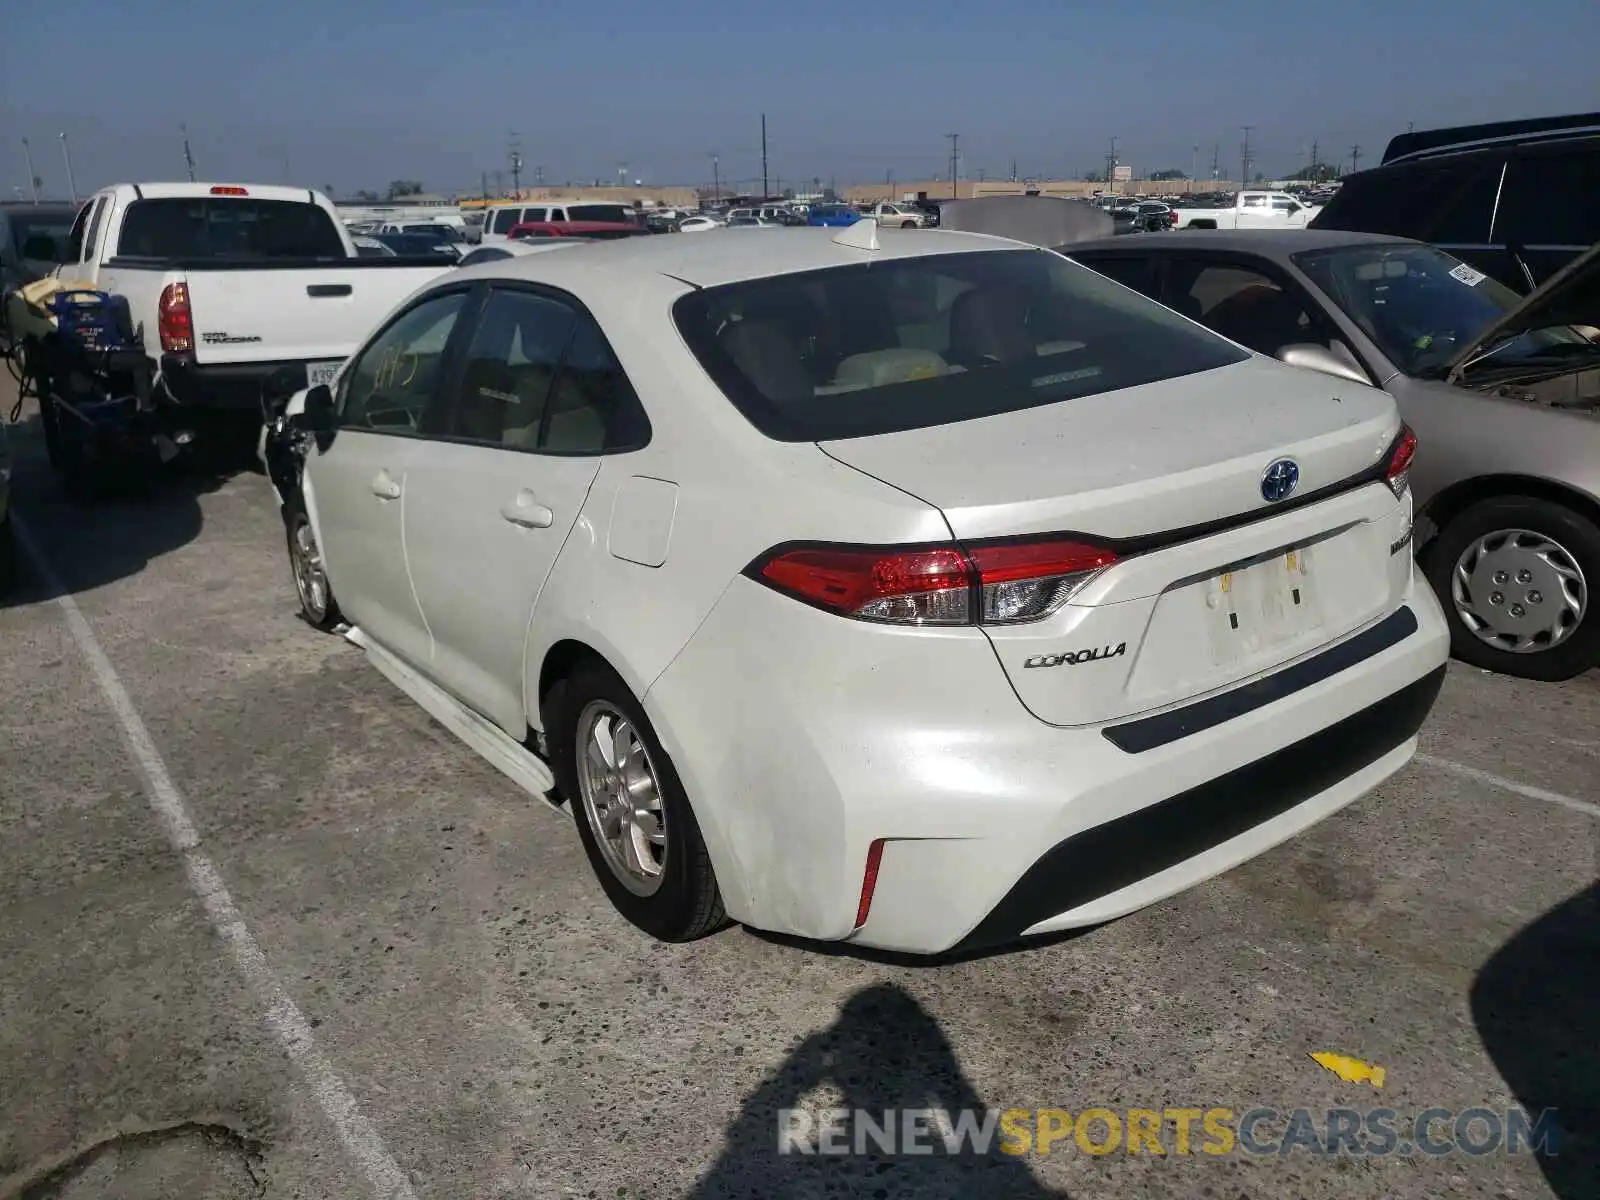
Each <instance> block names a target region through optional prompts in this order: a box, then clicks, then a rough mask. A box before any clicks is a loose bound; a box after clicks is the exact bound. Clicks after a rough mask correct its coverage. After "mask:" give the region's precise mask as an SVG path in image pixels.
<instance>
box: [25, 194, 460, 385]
mask: <svg viewBox="0 0 1600 1200" xmlns="http://www.w3.org/2000/svg"><path fill="white" fill-rule="evenodd" d="M423 240H424V241H428V240H429V239H423ZM430 244H431V243H430ZM433 257H434V258H435V259H437V260H438V261H436V262H429V261H426V260H419V259H415V258H398V257H397V258H363V257H360V256H358V254H357V252H356V248H355V247H354V246H353V245H352V244H351V242H350V237H349V234H348V233H346V231H345V228H344V226H343V225H341V224H340V222H339V219H338V214H337V212H336V211H335V209H334V207H333V205H332V204H331V203H329V201H328V200H327V198H326V197H324V196H322V195H321V194H319V193H317V192H313V191H308V190H307V189H305V188H291V187H277V186H271V185H256V184H250V185H242V184H221V183H123V184H117V185H115V186H113V187H108V188H103V189H101V190H100V191H98V192H96V193H95V194H94V195H93V196H91V197H90V198H89V200H88V202H87V203H86V204H84V205H83V207H82V208H81V209H80V210H79V212H78V215H77V218H76V219H75V220H74V222H73V226H72V231H71V234H70V236H69V239H68V247H67V261H65V262H63V263H62V264H61V265H60V266H59V267H57V268H56V271H55V274H56V275H57V276H59V277H60V278H61V279H63V280H67V281H71V282H76V283H81V284H84V285H86V286H88V287H92V288H96V289H99V290H100V291H104V292H110V293H112V294H114V295H118V296H121V297H123V298H124V299H125V300H126V301H127V304H128V309H129V315H130V317H131V326H132V328H133V329H134V330H136V331H139V330H142V331H143V337H144V350H145V354H146V355H147V356H148V357H149V358H150V359H152V360H154V363H155V365H156V367H157V368H158V378H159V385H158V386H159V388H160V389H161V391H162V393H163V394H164V395H166V396H168V397H170V398H171V399H173V400H175V401H176V402H177V403H179V404H183V405H188V406H190V407H191V408H199V409H205V408H219V409H234V410H240V411H244V412H248V413H251V414H256V413H259V412H260V405H261V395H262V384H263V383H264V382H265V381H266V380H267V379H268V378H269V377H274V376H277V375H279V374H280V373H281V372H283V371H284V369H285V368H288V369H289V370H290V371H291V372H299V373H303V375H304V377H305V378H306V380H307V381H308V382H309V383H321V382H325V381H326V380H328V379H331V378H332V377H333V373H334V371H335V370H336V369H337V367H338V365H339V364H340V363H341V362H343V361H344V358H345V356H346V355H348V354H349V353H350V351H351V350H352V349H354V347H355V346H356V345H357V344H358V343H359V342H360V340H361V338H363V337H364V336H366V334H367V332H368V331H369V330H370V329H371V328H372V326H373V324H374V322H376V321H377V320H378V319H379V318H380V317H382V316H383V314H384V313H385V312H387V311H388V310H389V309H391V308H392V307H394V305H395V304H396V303H397V302H398V301H399V300H400V299H401V298H403V297H405V296H407V295H409V294H410V293H411V292H413V291H415V290H416V289H417V288H418V287H420V286H421V285H422V284H423V283H426V282H427V281H428V280H430V279H432V278H433V277H434V276H436V275H438V274H440V273H442V272H443V271H446V270H448V269H449V268H450V266H451V265H452V264H453V262H454V261H455V260H454V256H453V255H451V256H449V257H444V256H438V255H435V256H433Z"/></svg>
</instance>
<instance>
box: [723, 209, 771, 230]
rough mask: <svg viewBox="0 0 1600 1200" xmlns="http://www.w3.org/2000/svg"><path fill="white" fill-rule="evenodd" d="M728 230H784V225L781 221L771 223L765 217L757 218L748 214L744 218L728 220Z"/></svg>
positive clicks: (734, 217) (738, 217) (735, 217)
mask: <svg viewBox="0 0 1600 1200" xmlns="http://www.w3.org/2000/svg"><path fill="white" fill-rule="evenodd" d="M727 228H729V229H782V228H783V223H782V222H780V221H769V220H767V219H766V218H765V217H757V216H753V215H750V214H748V213H747V214H745V215H743V216H730V217H729V218H728V223H727Z"/></svg>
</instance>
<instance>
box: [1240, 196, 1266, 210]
mask: <svg viewBox="0 0 1600 1200" xmlns="http://www.w3.org/2000/svg"><path fill="white" fill-rule="evenodd" d="M1266 206H1267V198H1266V197H1265V196H1246V197H1245V198H1244V199H1243V200H1241V201H1240V202H1239V207H1241V208H1265V207H1266Z"/></svg>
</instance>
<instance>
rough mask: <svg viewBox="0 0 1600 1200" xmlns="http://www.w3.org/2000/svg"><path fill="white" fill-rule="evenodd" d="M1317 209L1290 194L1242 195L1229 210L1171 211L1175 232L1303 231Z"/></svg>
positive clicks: (1185, 207) (1263, 193) (1179, 208)
mask: <svg viewBox="0 0 1600 1200" xmlns="http://www.w3.org/2000/svg"><path fill="white" fill-rule="evenodd" d="M1316 211H1317V210H1314V209H1311V208H1307V207H1306V206H1305V205H1304V204H1301V203H1300V201H1298V200H1296V199H1295V198H1294V197H1293V196H1291V195H1289V193H1287V192H1240V193H1239V194H1238V196H1237V197H1236V198H1235V199H1234V202H1233V204H1232V205H1231V206H1230V207H1227V208H1190V207H1187V206H1184V205H1179V206H1178V207H1177V208H1175V209H1173V210H1172V214H1173V216H1174V217H1175V218H1176V220H1177V224H1176V225H1175V226H1174V228H1176V229H1304V228H1305V226H1306V223H1307V222H1308V221H1310V219H1311V217H1312V216H1313V214H1314V213H1315V212H1316Z"/></svg>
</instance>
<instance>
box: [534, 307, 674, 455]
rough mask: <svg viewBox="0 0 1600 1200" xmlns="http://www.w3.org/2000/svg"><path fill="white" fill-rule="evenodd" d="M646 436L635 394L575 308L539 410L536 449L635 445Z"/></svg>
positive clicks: (597, 450) (584, 450) (589, 450)
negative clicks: (544, 402)
mask: <svg viewBox="0 0 1600 1200" xmlns="http://www.w3.org/2000/svg"><path fill="white" fill-rule="evenodd" d="M649 440H650V427H649V423H648V421H647V420H646V419H645V415H644V408H643V406H641V405H640V403H639V397H638V394H637V393H635V392H634V390H633V385H632V384H631V383H629V382H628V377H627V375H626V374H625V373H624V372H623V370H622V364H621V363H619V362H618V361H617V357H616V355H615V354H614V353H612V350H611V346H610V344H609V343H608V342H607V341H606V338H605V334H604V333H602V332H601V330H600V326H599V324H597V323H596V321H595V319H594V318H593V317H591V316H589V315H588V314H587V313H579V314H578V316H577V321H576V323H575V325H574V326H573V330H572V339H571V341H569V342H568V343H567V352H566V354H565V356H564V357H563V358H562V361H561V371H560V373H559V374H558V375H557V376H556V385H555V388H554V389H553V390H552V391H551V394H550V404H549V410H548V411H547V412H546V413H545V419H544V428H543V429H542V431H541V433H540V438H539V449H541V450H543V451H545V452H546V453H550V454H602V453H615V452H619V451H623V450H637V449H638V448H639V447H640V446H643V445H644V444H645V443H646V442H647V441H649Z"/></svg>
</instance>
